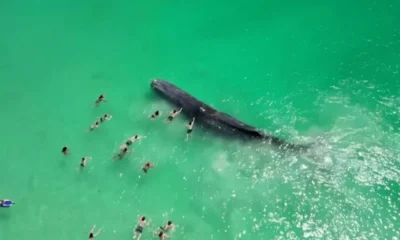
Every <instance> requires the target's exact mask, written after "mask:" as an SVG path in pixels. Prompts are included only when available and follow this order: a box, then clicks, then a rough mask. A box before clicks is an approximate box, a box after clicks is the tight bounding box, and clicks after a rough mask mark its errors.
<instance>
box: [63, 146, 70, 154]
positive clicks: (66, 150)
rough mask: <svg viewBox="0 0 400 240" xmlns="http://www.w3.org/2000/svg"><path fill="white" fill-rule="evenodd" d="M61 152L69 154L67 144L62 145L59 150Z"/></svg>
mask: <svg viewBox="0 0 400 240" xmlns="http://www.w3.org/2000/svg"><path fill="white" fill-rule="evenodd" d="M61 152H62V153H64V155H68V154H69V149H68V147H67V146H65V147H63V148H62V150H61Z"/></svg>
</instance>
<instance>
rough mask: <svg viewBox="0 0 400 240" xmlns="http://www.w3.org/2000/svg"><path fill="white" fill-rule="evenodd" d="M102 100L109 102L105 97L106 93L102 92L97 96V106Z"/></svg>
mask: <svg viewBox="0 0 400 240" xmlns="http://www.w3.org/2000/svg"><path fill="white" fill-rule="evenodd" d="M101 102H107V101H106V100H105V99H104V94H101V95H100V96H99V98H97V100H96V102H95V103H96V106H98V105H99V104H100V103H101Z"/></svg>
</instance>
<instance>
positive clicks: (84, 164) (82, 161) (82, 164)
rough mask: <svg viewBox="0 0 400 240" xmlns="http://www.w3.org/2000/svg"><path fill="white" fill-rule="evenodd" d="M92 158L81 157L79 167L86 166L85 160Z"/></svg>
mask: <svg viewBox="0 0 400 240" xmlns="http://www.w3.org/2000/svg"><path fill="white" fill-rule="evenodd" d="M90 159H92V157H83V158H82V160H81V167H85V166H86V161H87V160H90Z"/></svg>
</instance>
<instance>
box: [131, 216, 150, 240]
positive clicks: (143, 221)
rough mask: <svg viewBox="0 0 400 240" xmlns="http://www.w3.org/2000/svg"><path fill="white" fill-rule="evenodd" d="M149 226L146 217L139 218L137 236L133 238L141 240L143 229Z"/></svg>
mask: <svg viewBox="0 0 400 240" xmlns="http://www.w3.org/2000/svg"><path fill="white" fill-rule="evenodd" d="M146 225H148V223H147V222H146V217H145V216H142V217H140V218H139V223H138V225H137V226H136V228H135V236H133V238H136V237H137V240H140V238H141V237H142V233H143V228H144V227H145V226H146Z"/></svg>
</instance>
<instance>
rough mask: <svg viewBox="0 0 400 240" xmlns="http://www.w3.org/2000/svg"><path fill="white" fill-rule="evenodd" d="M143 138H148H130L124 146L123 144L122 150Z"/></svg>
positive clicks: (137, 136) (136, 136)
mask: <svg viewBox="0 0 400 240" xmlns="http://www.w3.org/2000/svg"><path fill="white" fill-rule="evenodd" d="M142 138H146V136H139V135H135V136H133V137H131V138H129V139H128V140H127V141H126V142H125V143H124V144H122V145H121V147H120V149H124V148H126V147H128V146H130V145H131V144H132V143H134V142H135V141H137V140H139V139H142Z"/></svg>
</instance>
